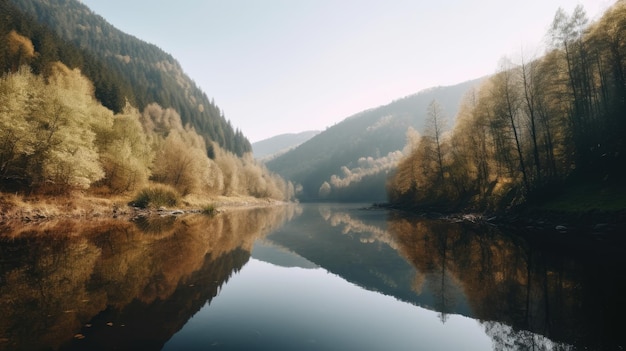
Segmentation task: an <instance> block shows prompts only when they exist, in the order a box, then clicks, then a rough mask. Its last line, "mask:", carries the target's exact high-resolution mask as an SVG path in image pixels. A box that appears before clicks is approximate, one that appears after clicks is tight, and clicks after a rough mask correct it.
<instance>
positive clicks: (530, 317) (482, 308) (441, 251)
mask: <svg viewBox="0 0 626 351" xmlns="http://www.w3.org/2000/svg"><path fill="white" fill-rule="evenodd" d="M388 228H389V232H390V233H391V235H392V236H393V237H394V238H395V241H396V242H397V245H398V251H399V252H400V254H401V255H402V256H404V257H405V258H406V259H407V260H408V261H409V262H411V263H412V264H413V265H414V266H415V268H416V269H417V271H418V272H421V274H422V275H426V276H427V279H426V281H427V282H428V283H427V284H429V288H430V289H432V291H433V292H434V293H435V295H436V297H437V298H436V306H435V308H436V309H437V310H438V311H440V312H441V316H442V318H443V319H444V320H445V314H446V313H449V312H450V311H452V309H451V308H452V307H454V303H455V302H454V301H450V300H448V299H447V298H448V297H454V295H449V294H448V291H449V289H448V287H449V286H450V284H449V283H450V282H455V283H456V284H458V285H459V286H461V287H462V289H463V291H464V294H465V296H466V298H467V300H468V302H469V304H470V307H471V309H472V317H474V318H476V319H480V320H483V321H494V322H485V328H486V329H487V331H488V333H489V334H490V335H491V336H492V337H493V338H494V343H495V344H496V345H503V346H502V349H509V348H508V346H506V345H512V344H515V345H518V346H516V347H515V348H513V349H520V350H524V349H526V346H528V345H531V346H532V345H535V346H537V347H536V348H535V349H539V350H541V349H542V347H540V345H544V346H545V345H546V342H545V341H546V340H544V339H542V338H540V337H538V336H537V335H535V334H534V333H538V334H541V335H544V336H546V337H548V338H550V339H553V340H559V341H562V342H567V343H570V344H574V345H577V344H579V343H580V344H581V345H584V346H589V345H591V346H592V348H597V346H598V345H605V344H606V342H607V341H606V340H609V343H610V342H614V340H619V339H620V338H622V337H621V336H620V335H621V332H620V331H618V330H617V329H619V328H618V327H616V326H614V324H613V323H614V322H615V321H617V320H618V319H617V318H618V317H617V316H618V315H619V313H617V312H616V313H612V312H611V313H607V312H606V311H611V310H613V309H614V308H617V310H618V311H622V312H624V311H625V309H624V308H623V303H622V302H621V298H618V297H617V296H619V294H620V292H621V293H623V292H624V291H625V290H626V289H625V287H624V283H623V282H621V281H620V280H619V279H617V280H616V278H615V277H614V276H613V275H615V274H618V276H625V274H624V268H623V267H624V264H623V262H621V261H620V263H619V264H612V263H601V262H602V261H605V262H606V258H599V257H593V258H592V257H589V256H584V257H578V258H577V259H573V258H571V257H569V256H566V255H564V254H563V253H562V252H560V251H559V250H556V249H554V248H553V249H546V248H542V247H541V246H538V245H531V244H529V243H528V242H525V241H523V240H522V239H520V238H519V237H516V236H509V235H505V234H502V233H501V232H499V231H498V230H497V229H496V228H494V227H489V226H487V227H480V226H477V225H473V224H472V225H470V224H462V223H449V222H446V221H433V220H427V219H406V218H392V219H390V220H389V223H388ZM585 255H589V253H587V252H586V253H585ZM613 259H615V258H613ZM609 262H610V260H609ZM433 276H435V277H437V278H436V279H433V278H432V277H433ZM423 280H424V279H423V277H421V276H420V277H416V281H418V282H419V281H423ZM607 298H608V299H607ZM620 306H621V307H620ZM603 311H605V312H603ZM594 318H597V319H598V320H594ZM607 318H608V320H607ZM613 318H615V320H613ZM496 322H501V323H504V324H505V325H508V326H510V327H509V329H506V328H501V327H498V328H494V325H500V323H496ZM494 323H495V324H494ZM606 324H608V325H606ZM524 331H531V332H532V333H528V332H524ZM496 339H498V340H496ZM603 340H604V341H603ZM610 340H613V341H610ZM496 341H497V342H496ZM553 346H554V347H556V346H555V345H553ZM603 347H604V346H603ZM530 349H533V348H532V347H531V348H530Z"/></svg>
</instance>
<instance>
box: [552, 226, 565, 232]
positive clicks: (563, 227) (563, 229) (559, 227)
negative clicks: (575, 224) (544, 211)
mask: <svg viewBox="0 0 626 351" xmlns="http://www.w3.org/2000/svg"><path fill="white" fill-rule="evenodd" d="M554 229H556V230H558V231H559V232H561V233H564V232H567V227H566V226H564V225H557V226H556V227H554Z"/></svg>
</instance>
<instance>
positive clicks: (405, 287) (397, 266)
mask: <svg viewBox="0 0 626 351" xmlns="http://www.w3.org/2000/svg"><path fill="white" fill-rule="evenodd" d="M303 208H304V211H303V214H302V215H301V216H300V217H299V218H298V221H294V222H291V223H287V224H286V225H285V226H284V227H281V228H280V229H279V230H277V231H275V232H273V233H272V234H271V235H270V236H268V237H267V238H266V240H267V241H270V242H272V243H274V244H276V245H279V246H282V247H284V248H287V249H288V250H291V251H293V252H294V253H295V254H297V255H299V256H302V257H304V258H305V259H307V260H309V261H311V262H313V263H315V264H317V265H319V266H321V267H323V268H324V269H326V270H328V271H329V272H332V273H334V274H337V275H339V276H341V277H343V278H344V279H346V280H347V281H349V282H352V283H354V284H357V285H359V286H361V287H363V288H365V289H367V290H372V291H377V292H380V293H382V294H385V295H390V296H393V297H395V298H397V299H399V300H402V301H407V302H410V303H412V304H415V305H418V306H422V307H427V308H429V309H435V307H437V306H439V305H440V303H439V302H438V300H437V298H438V295H437V293H438V292H439V290H440V285H438V284H436V283H437V282H441V281H442V278H441V275H438V274H437V273H432V274H429V275H427V276H425V277H423V278H420V277H422V276H421V274H420V273H419V272H418V271H417V270H416V269H415V267H414V266H412V265H411V264H410V263H409V262H407V261H406V260H405V259H404V258H403V257H402V256H400V255H398V252H397V251H396V249H395V243H394V242H393V238H392V237H391V236H389V235H388V233H387V231H386V229H385V227H386V212H384V211H359V210H355V211H350V210H346V209H345V207H343V208H341V207H340V208H332V207H330V206H327V207H322V208H321V211H319V210H318V208H317V206H314V205H312V206H304V207H303ZM320 212H321V213H320ZM320 214H321V216H320ZM329 224H330V225H329ZM420 279H425V280H426V281H428V282H431V281H432V284H431V283H428V284H423V281H420V282H419V284H418V283H416V282H418V281H419V280H420ZM443 281H444V282H445V288H446V289H447V290H446V296H447V297H449V299H448V302H449V303H450V305H449V306H446V307H445V309H444V310H445V311H446V312H447V313H455V314H463V315H469V309H468V307H467V304H466V303H465V301H464V297H463V294H462V293H461V291H460V290H459V288H458V286H457V285H456V283H455V282H454V281H453V280H451V279H450V277H449V276H448V273H447V272H444V273H443ZM452 303H454V305H452ZM438 310H440V309H438ZM448 310H449V311H448Z"/></svg>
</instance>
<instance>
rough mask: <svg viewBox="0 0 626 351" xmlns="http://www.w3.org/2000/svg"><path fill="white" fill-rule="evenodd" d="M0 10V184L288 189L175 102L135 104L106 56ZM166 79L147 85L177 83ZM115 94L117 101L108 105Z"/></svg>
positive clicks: (201, 194)
mask: <svg viewBox="0 0 626 351" xmlns="http://www.w3.org/2000/svg"><path fill="white" fill-rule="evenodd" d="M42 3H44V2H42ZM45 3H50V2H45ZM54 3H57V4H74V5H75V2H73V1H68V2H63V1H59V2H54ZM81 6H82V5H81ZM85 11H87V10H85ZM0 16H1V17H2V20H1V21H0V68H1V69H2V75H1V77H0V191H3V192H11V193H19V194H24V195H27V196H28V195H33V194H45V195H65V194H76V192H74V191H75V190H79V191H80V192H81V193H82V192H85V191H88V192H89V193H90V194H91V195H95V196H100V197H112V196H132V195H133V194H137V193H140V194H141V193H146V192H153V193H154V192H156V193H157V194H169V195H168V196H170V195H171V198H172V199H174V200H176V199H179V198H185V199H186V200H185V201H187V200H189V201H193V199H200V200H199V201H210V199H211V198H212V197H216V196H254V197H259V198H273V199H281V200H288V199H291V198H292V197H293V193H294V191H293V186H292V185H291V183H288V182H285V181H284V180H283V179H282V178H280V177H279V176H277V175H275V174H271V173H270V172H268V171H267V169H266V168H265V167H264V166H263V165H261V164H259V163H257V162H256V161H255V160H254V159H253V158H252V155H251V153H246V154H244V155H243V156H238V155H236V154H234V153H233V152H231V151H229V150H227V149H225V148H223V147H222V146H220V145H219V144H218V143H217V141H215V140H213V139H210V138H208V137H207V135H206V134H205V135H202V134H201V133H199V132H198V130H197V129H196V127H194V125H193V124H192V123H186V122H185V121H184V120H183V118H182V116H181V115H180V114H179V112H178V111H177V110H175V109H174V108H172V107H169V108H165V107H162V106H161V105H159V104H158V103H156V102H151V103H149V104H147V105H146V106H145V107H142V108H141V109H139V108H137V106H135V105H133V103H132V101H133V100H132V99H130V98H128V97H132V96H135V97H136V96H138V95H137V94H135V90H134V89H135V85H134V84H133V83H132V82H129V81H125V80H124V79H122V78H121V75H122V74H123V72H121V71H119V70H117V69H116V68H115V66H114V65H113V66H112V65H110V61H107V60H105V61H101V60H99V59H97V58H96V55H94V54H91V53H89V52H88V51H86V50H85V49H81V48H78V47H77V46H76V45H74V44H72V43H71V42H67V41H64V40H63V39H61V38H59V37H58V35H57V34H56V33H54V32H53V31H51V30H50V29H48V28H47V27H46V26H44V25H41V24H39V23H38V22H36V21H35V20H34V19H33V18H32V17H30V16H28V15H26V14H23V13H22V12H21V11H20V10H18V9H16V8H15V7H14V6H13V5H11V4H10V3H9V2H7V1H4V0H0ZM68 20H69V19H68ZM146 47H150V46H148V45H146ZM88 74H91V75H92V76H93V77H95V78H94V79H95V83H94V81H92V80H91V79H90V77H89V75H88ZM137 74H138V75H141V74H142V73H137ZM181 77H182V76H179V77H178V78H181ZM181 79H182V78H181ZM181 82H182V81H181ZM183 83H184V82H183ZM164 84H165V85H163V86H160V88H156V87H158V85H157V86H155V90H159V91H164V93H165V94H169V93H168V92H167V90H168V89H171V90H172V91H174V90H180V89H178V88H176V87H174V86H170V85H167V83H164ZM181 84H182V83H181ZM190 91H191V90H190ZM127 94H128V95H127ZM139 95H141V93H140V94H139ZM105 102H106V103H105ZM118 102H123V105H121V107H120V106H111V104H114V105H115V104H117V103H118ZM211 106H213V105H211ZM220 118H221V117H220ZM222 120H223V119H222ZM207 121H209V120H207ZM208 125H212V124H208ZM233 135H234V134H233ZM242 140H244V139H242ZM207 150H210V151H211V152H210V154H209V153H207ZM2 200H4V196H3V197H2ZM4 205H5V203H4V202H0V207H2V206H4ZM144 205H147V204H144ZM170 205H172V204H171V203H170Z"/></svg>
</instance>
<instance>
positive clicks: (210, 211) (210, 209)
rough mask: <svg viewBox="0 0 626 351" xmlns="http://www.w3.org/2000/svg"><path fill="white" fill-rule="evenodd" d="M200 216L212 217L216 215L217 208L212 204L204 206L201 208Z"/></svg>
mask: <svg viewBox="0 0 626 351" xmlns="http://www.w3.org/2000/svg"><path fill="white" fill-rule="evenodd" d="M201 212H202V214H204V215H207V216H213V215H215V214H216V213H217V208H215V205H213V204H209V205H206V206H204V207H202V211H201Z"/></svg>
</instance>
